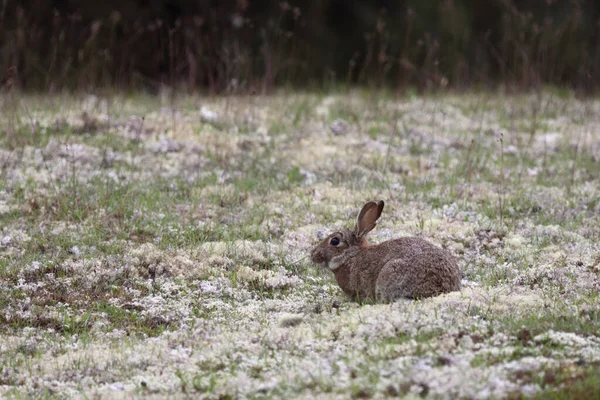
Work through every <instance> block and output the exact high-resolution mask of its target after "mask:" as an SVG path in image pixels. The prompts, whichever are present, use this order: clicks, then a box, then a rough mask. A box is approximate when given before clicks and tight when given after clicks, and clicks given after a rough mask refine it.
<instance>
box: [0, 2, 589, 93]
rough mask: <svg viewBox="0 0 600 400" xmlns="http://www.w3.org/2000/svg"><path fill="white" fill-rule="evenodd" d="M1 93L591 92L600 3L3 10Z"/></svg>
mask: <svg viewBox="0 0 600 400" xmlns="http://www.w3.org/2000/svg"><path fill="white" fill-rule="evenodd" d="M0 7H1V8H0V85H2V87H3V88H4V89H5V90H6V88H13V87H19V88H20V89H23V90H49V91H55V90H62V89H65V88H66V89H74V90H91V89H95V88H99V87H119V88H124V89H145V90H148V91H151V92H155V91H159V90H160V88H161V87H171V88H177V89H185V90H198V89H200V90H205V91H207V92H210V93H224V92H225V93H231V92H235V93H248V92H268V91H270V90H272V89H273V88H276V87H281V86H286V87H287V86H291V87H297V88H327V87H328V85H333V86H334V87H335V86H339V85H355V84H356V85H368V86H372V87H385V88H390V89H391V90H393V91H398V92H400V93H403V92H405V91H406V90H408V89H410V90H417V91H419V92H423V91H435V90H439V89H443V88H455V89H463V88H472V87H474V86H475V87H496V86H498V85H502V86H503V87H504V88H507V89H509V90H529V89H538V88H540V87H541V86H542V85H545V84H552V85H560V86H568V87H571V88H574V89H576V90H579V91H582V92H587V93H591V92H593V91H594V90H595V89H597V87H598V82H600V80H599V79H598V78H600V59H599V55H600V51H599V46H600V2H599V1H597V0H440V1H425V0H396V1H392V0H385V1H384V0H377V1H375V0H277V1H268V0H263V1H257V0H104V1H81V0H0Z"/></svg>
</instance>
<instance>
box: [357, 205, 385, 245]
mask: <svg viewBox="0 0 600 400" xmlns="http://www.w3.org/2000/svg"><path fill="white" fill-rule="evenodd" d="M383 206H384V202H383V201H379V202H378V203H375V202H373V201H370V202H368V203H367V204H365V205H364V206H363V208H362V210H360V213H358V217H357V218H356V228H355V232H356V236H358V237H362V236H364V235H366V234H367V233H369V232H370V231H371V230H372V229H373V228H375V226H376V225H377V220H378V219H379V217H380V216H381V212H382V211H383Z"/></svg>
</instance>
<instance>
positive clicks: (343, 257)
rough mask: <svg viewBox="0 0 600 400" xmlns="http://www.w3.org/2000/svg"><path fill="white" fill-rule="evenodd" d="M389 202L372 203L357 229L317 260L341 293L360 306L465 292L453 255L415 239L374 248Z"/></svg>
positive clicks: (317, 251) (320, 250)
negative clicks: (371, 236)
mask: <svg viewBox="0 0 600 400" xmlns="http://www.w3.org/2000/svg"><path fill="white" fill-rule="evenodd" d="M383 206H384V202H383V201H379V202H378V203H375V202H372V201H371V202H368V203H366V204H365V205H364V206H363V208H362V210H361V211H360V213H359V214H358V217H357V221H356V226H355V227H354V229H352V230H351V229H342V230H340V231H337V232H334V233H332V234H331V235H329V236H328V237H327V238H326V239H325V240H323V241H322V242H321V243H320V244H319V245H318V246H316V247H315V248H314V249H313V250H312V252H311V260H312V261H313V262H314V263H315V264H319V265H321V266H323V267H326V268H327V269H329V270H331V271H332V272H333V274H334V276H335V279H336V281H337V283H338V285H339V286H340V288H341V289H342V290H343V291H344V293H346V294H347V295H349V296H351V297H352V298H354V299H356V300H367V301H368V300H371V301H380V302H387V301H393V300H395V299H398V298H409V299H419V298H424V297H431V296H437V295H439V294H441V293H447V292H452V291H455V290H460V270H459V268H458V265H457V262H456V259H455V258H454V257H453V256H452V255H451V254H450V253H448V252H447V251H445V250H443V249H441V248H439V247H437V246H435V245H433V244H431V243H430V242H428V241H426V240H424V239H421V238H415V237H404V238H399V239H394V240H389V241H386V242H383V243H380V244H378V245H369V244H368V242H367V238H366V236H367V234H368V233H369V232H370V231H371V230H372V229H373V228H375V226H376V225H377V220H378V219H379V217H380V216H381V212H382V211H383Z"/></svg>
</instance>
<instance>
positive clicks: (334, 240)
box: [329, 237, 340, 246]
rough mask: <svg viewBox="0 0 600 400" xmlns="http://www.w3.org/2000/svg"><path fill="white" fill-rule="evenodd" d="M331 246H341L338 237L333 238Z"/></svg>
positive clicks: (330, 242)
mask: <svg viewBox="0 0 600 400" xmlns="http://www.w3.org/2000/svg"><path fill="white" fill-rule="evenodd" d="M329 244H331V245H332V246H337V245H338V244H340V239H339V238H337V237H334V238H331V240H330V241H329Z"/></svg>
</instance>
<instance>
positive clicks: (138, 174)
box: [0, 91, 600, 399]
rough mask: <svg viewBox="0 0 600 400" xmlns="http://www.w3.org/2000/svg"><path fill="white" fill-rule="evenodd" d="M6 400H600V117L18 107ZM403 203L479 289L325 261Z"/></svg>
mask: <svg viewBox="0 0 600 400" xmlns="http://www.w3.org/2000/svg"><path fill="white" fill-rule="evenodd" d="M0 124H1V125H0V131H1V132H2V134H1V136H0V166H1V167H2V169H1V173H0V229H1V232H0V396H1V397H6V398H30V397H42V398H111V399H112V398H132V397H143V398H163V397H168V398H185V397H192V398H211V399H212V398H219V399H227V398H230V399H234V398H250V399H253V398H283V397H285V398H288V397H299V398H315V397H316V398H350V397H353V398H387V397H392V396H407V397H416V398H419V397H431V398H477V399H481V398H521V397H529V396H534V397H536V396H538V397H539V398H544V399H546V398H564V399H578V398H581V399H583V398H585V399H590V398H594V396H596V397H595V398H598V396H599V394H598V387H600V371H599V370H600V295H599V292H600V218H599V215H600V197H599V196H600V101H597V100H593V99H592V100H585V101H581V100H578V99H576V98H574V97H573V96H571V95H570V94H569V93H563V92H552V91H546V92H544V93H542V94H539V95H528V96H516V97H505V96H502V95H499V94H493V93H487V94H484V93H470V94H463V95H444V96H440V97H425V98H419V97H415V98H404V99H394V98H390V97H388V96H386V95H385V94H383V93H373V92H351V93H341V94H335V95H316V94H291V93H287V94H281V95H275V96H270V97H260V96H255V97H223V98H202V97H176V98H169V97H164V98H162V100H161V98H160V97H144V96H142V95H135V96H130V97H124V96H119V95H110V96H107V97H95V96H84V95H81V96H66V95H55V96H45V97H35V96H19V95H17V94H14V95H11V96H9V95H4V96H3V97H0ZM378 199H383V200H385V202H386V209H385V211H384V214H383V217H382V220H381V221H380V223H379V225H378V227H377V228H376V229H375V230H374V231H373V232H372V235H371V238H372V241H374V242H380V241H383V240H387V239H390V238H394V237H401V236H408V235H414V236H421V237H424V238H426V239H428V240H430V241H432V242H434V243H436V244H438V245H440V246H443V247H445V248H447V249H448V250H449V251H451V252H452V253H453V254H455V255H456V256H458V257H459V259H460V266H461V269H462V272H463V286H464V287H463V290H462V291H460V292H456V293H452V294H448V295H443V296H439V297H436V298H432V299H426V300H422V301H407V300H406V301H397V302H395V303H393V304H385V305H374V304H362V305H361V304H356V303H353V302H350V301H348V300H347V299H346V298H344V297H343V296H342V293H341V291H340V289H339V288H338V287H337V285H336V283H335V281H334V279H333V276H332V275H331V274H330V273H329V272H328V271H325V270H320V269H318V268H317V267H315V266H313V265H311V263H310V261H309V260H308V257H307V254H308V251H309V250H310V249H311V248H312V246H313V245H314V244H315V243H316V242H317V241H318V238H320V237H323V235H325V234H327V233H328V232H329V231H330V230H332V229H334V228H335V227H338V226H347V225H351V224H352V223H353V221H354V217H355V215H356V213H357V211H358V210H359V208H360V207H361V206H362V204H363V203H364V202H365V201H367V200H378Z"/></svg>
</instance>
